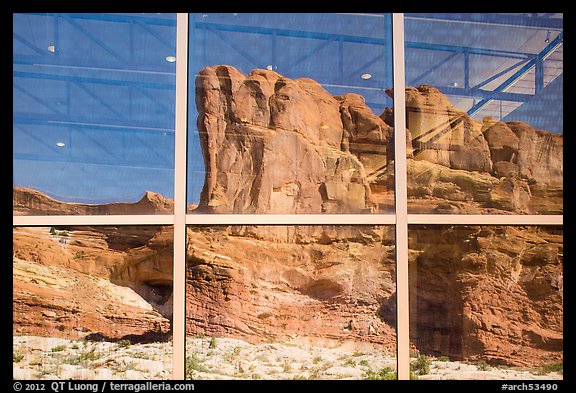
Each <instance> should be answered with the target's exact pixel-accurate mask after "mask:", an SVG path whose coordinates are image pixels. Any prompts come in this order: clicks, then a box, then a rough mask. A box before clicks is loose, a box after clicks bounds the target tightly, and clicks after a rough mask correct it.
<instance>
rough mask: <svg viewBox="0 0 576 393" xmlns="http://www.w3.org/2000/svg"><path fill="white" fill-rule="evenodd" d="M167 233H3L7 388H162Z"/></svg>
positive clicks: (167, 326) (168, 341)
mask: <svg viewBox="0 0 576 393" xmlns="http://www.w3.org/2000/svg"><path fill="white" fill-rule="evenodd" d="M173 237H174V233H173V230H172V227H160V226H138V227H136V226H120V227H118V226H95V227H89V226H68V227H59V226H54V227H22V228H14V231H13V262H12V269H13V278H12V283H13V288H14V291H13V296H12V297H13V311H12V312H13V314H12V320H13V327H12V329H13V367H12V370H13V376H14V379H56V380H67V379H129V380H134V379H170V378H171V377H172V303H173V298H172V296H173V295H172V283H173Z"/></svg>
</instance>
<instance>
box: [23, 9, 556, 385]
mask: <svg viewBox="0 0 576 393" xmlns="http://www.w3.org/2000/svg"><path fill="white" fill-rule="evenodd" d="M392 40H393V75H394V86H393V87H394V125H395V127H394V128H395V141H394V153H395V176H394V178H395V184H394V191H395V212H394V213H393V214H335V215H328V214H326V215H322V214H303V215H284V214H268V215H254V214H187V213H186V184H187V178H186V175H187V174H186V172H187V171H186V168H187V143H186V141H187V115H188V84H189V82H190V81H189V80H188V13H179V14H177V22H176V58H177V63H176V93H175V95H176V108H175V141H174V148H175V150H174V214H173V215H108V216H96V215H94V216H13V217H12V225H13V227H20V226H58V225H171V226H173V228H174V287H173V291H174V310H173V320H172V326H173V363H172V364H173V369H172V378H173V379H176V380H182V379H184V377H185V344H186V311H185V310H186V304H185V302H186V297H185V285H186V280H185V276H186V226H187V225H394V226H395V233H396V294H397V297H396V302H397V303H396V306H397V307H396V308H397V326H396V336H397V348H396V351H397V372H398V379H400V380H409V379H410V348H409V339H410V337H409V332H410V329H409V326H410V321H409V286H408V284H409V277H408V225H415V224H426V225H436V224H438V225H443V224H448V225H557V226H561V225H563V215H447V214H408V210H407V206H408V205H407V203H408V200H407V171H406V142H405V138H404V135H405V132H406V116H405V115H406V106H405V96H404V90H405V78H404V76H405V63H404V14H403V13H393V14H392ZM398 135H400V136H401V137H400V138H398V137H397V136H398Z"/></svg>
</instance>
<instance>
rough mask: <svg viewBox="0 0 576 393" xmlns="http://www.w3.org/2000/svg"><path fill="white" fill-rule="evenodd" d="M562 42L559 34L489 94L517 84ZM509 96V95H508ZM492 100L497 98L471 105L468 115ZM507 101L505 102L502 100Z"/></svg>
mask: <svg viewBox="0 0 576 393" xmlns="http://www.w3.org/2000/svg"><path fill="white" fill-rule="evenodd" d="M563 40H564V33H563V32H561V33H560V34H558V36H557V37H556V38H555V39H554V40H552V41H551V42H550V43H549V44H548V45H547V46H546V47H545V48H544V49H543V50H542V52H540V53H538V55H536V56H535V57H534V58H533V59H532V60H530V61H529V62H528V63H526V64H525V65H524V66H523V67H522V68H521V69H519V70H518V71H516V72H515V73H514V74H513V75H512V76H510V77H509V78H508V79H506V80H505V81H504V82H502V83H501V84H500V85H499V86H498V87H496V88H495V89H494V90H493V91H492V92H491V93H493V94H494V95H495V96H496V95H497V94H499V93H502V92H504V91H505V90H506V89H507V88H509V87H510V86H512V85H513V84H514V83H516V82H518V81H519V80H520V79H521V78H522V77H524V76H525V75H526V74H528V73H529V72H530V71H531V70H532V69H533V68H534V67H535V66H536V63H537V62H538V61H540V60H544V59H545V58H546V57H548V56H549V55H550V54H551V53H552V52H554V51H555V50H556V49H557V48H558V47H559V46H560V45H561V44H562V42H563ZM508 94H509V93H508ZM494 99H498V98H484V99H483V100H481V101H480V102H478V103H477V104H476V105H473V106H472V108H470V109H469V110H468V114H469V115H470V116H473V115H474V114H475V113H476V112H478V111H479V110H480V109H482V108H483V107H484V106H486V105H487V104H488V103H489V102H491V101H493V100H494ZM503 101H507V100H503Z"/></svg>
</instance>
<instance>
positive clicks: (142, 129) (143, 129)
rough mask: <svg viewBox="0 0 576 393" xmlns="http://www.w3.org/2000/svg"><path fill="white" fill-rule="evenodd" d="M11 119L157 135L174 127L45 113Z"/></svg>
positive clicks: (170, 132) (50, 124)
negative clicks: (47, 114) (104, 121)
mask: <svg viewBox="0 0 576 393" xmlns="http://www.w3.org/2000/svg"><path fill="white" fill-rule="evenodd" d="M12 121H13V123H14V124H39V125H43V126H50V127H74V128H87V129H93V130H103V131H117V132H126V131H128V130H129V131H130V132H134V133H139V134H149V135H158V133H159V132H162V133H167V134H172V133H174V128H170V127H166V126H151V125H143V124H135V123H134V122H133V121H131V122H124V123H121V122H118V121H117V120H113V122H111V123H102V122H98V123H97V122H94V121H90V120H88V119H81V118H61V117H57V116H46V115H45V114H40V115H38V114H30V113H20V112H17V113H14V115H13V117H12Z"/></svg>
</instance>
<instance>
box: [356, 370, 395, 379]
mask: <svg viewBox="0 0 576 393" xmlns="http://www.w3.org/2000/svg"><path fill="white" fill-rule="evenodd" d="M363 379H366V380H393V379H397V378H396V371H394V370H393V369H392V367H384V368H381V369H380V371H374V370H372V369H368V370H366V372H365V373H364V375H363Z"/></svg>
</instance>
